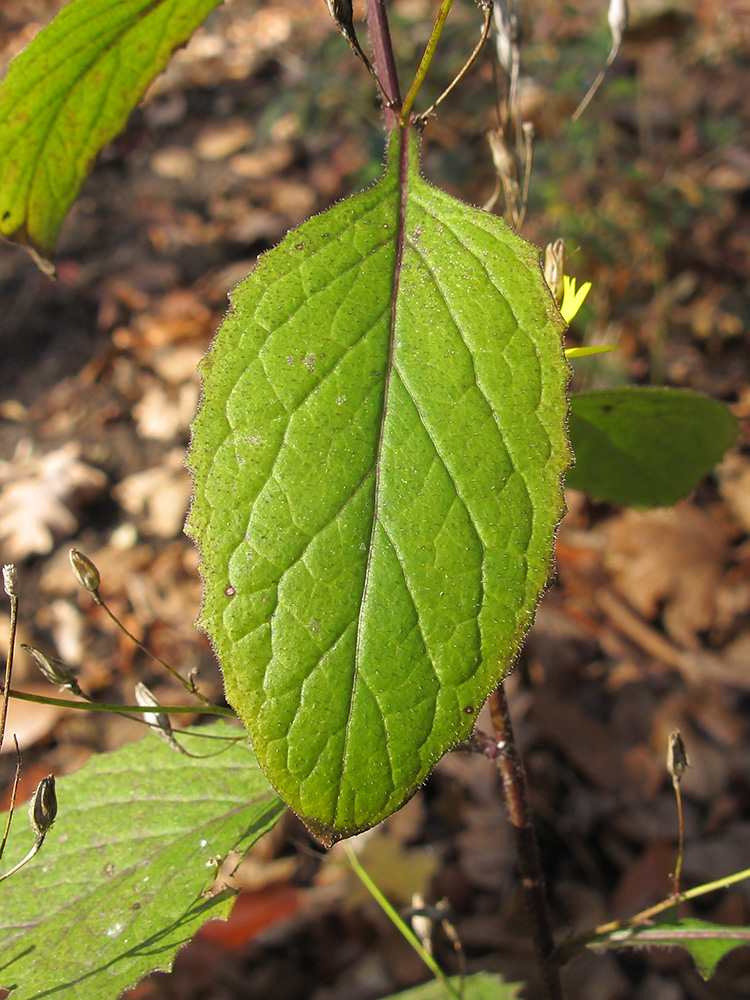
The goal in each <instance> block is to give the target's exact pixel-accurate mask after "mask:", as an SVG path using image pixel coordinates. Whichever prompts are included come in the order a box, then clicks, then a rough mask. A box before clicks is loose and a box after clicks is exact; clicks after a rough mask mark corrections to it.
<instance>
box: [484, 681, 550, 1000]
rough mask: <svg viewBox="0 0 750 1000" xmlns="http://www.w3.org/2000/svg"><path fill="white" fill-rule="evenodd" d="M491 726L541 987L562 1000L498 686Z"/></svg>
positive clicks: (521, 781)
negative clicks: (499, 751) (499, 749)
mask: <svg viewBox="0 0 750 1000" xmlns="http://www.w3.org/2000/svg"><path fill="white" fill-rule="evenodd" d="M489 706H490V714H491V716H492V726H493V729H494V731H495V737H496V739H497V743H498V747H499V748H501V749H502V753H500V755H499V756H498V758H497V764H498V767H499V768H500V775H501V777H502V779H503V791H504V794H505V803H506V805H507V807H508V814H509V816H510V821H511V824H512V826H513V833H514V835H515V840H516V853H517V855H518V871H519V874H520V876H521V885H522V886H523V892H524V897H525V900H526V909H527V911H528V915H529V920H530V921H531V930H532V938H533V941H534V950H535V952H536V957H537V963H538V966H539V973H540V977H541V985H542V991H543V994H542V995H543V996H544V998H545V1000H562V987H561V985H560V971H559V968H558V966H557V963H556V961H555V957H554V956H555V942H554V940H553V938H552V926H551V923H550V916H549V910H548V908H547V894H546V891H545V885H544V876H543V875H542V868H541V864H540V862H539V847H538V845H537V840H536V833H535V832H534V827H533V824H532V821H531V810H530V808H529V804H528V795H527V790H526V774H525V772H524V768H523V763H522V761H521V756H520V754H519V752H518V747H517V745H516V742H515V737H514V735H513V726H512V724H511V719H510V713H509V711H508V702H507V700H506V697H505V692H504V690H503V685H502V684H499V685H498V686H497V687H496V688H495V690H494V691H493V692H492V694H491V695H490V698H489Z"/></svg>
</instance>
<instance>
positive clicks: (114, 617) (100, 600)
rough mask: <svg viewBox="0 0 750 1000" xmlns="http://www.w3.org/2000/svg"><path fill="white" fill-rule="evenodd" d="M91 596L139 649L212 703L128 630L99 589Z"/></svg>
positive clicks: (193, 691) (190, 690)
mask: <svg viewBox="0 0 750 1000" xmlns="http://www.w3.org/2000/svg"><path fill="white" fill-rule="evenodd" d="M91 596H92V597H93V598H94V600H95V601H96V603H97V604H98V605H99V607H100V608H103V609H104V611H106V613H107V614H108V615H109V618H110V620H111V621H113V622H114V624H115V625H116V626H117V627H118V628H119V629H120V631H121V632H123V633H124V634H125V635H126V636H127V637H128V639H130V640H132V641H133V642H134V643H135V644H136V646H137V647H138V648H139V649H142V650H143V652H144V653H145V654H146V655H147V656H150V657H151V659H152V660H154V661H155V662H156V663H158V664H159V665H160V666H162V667H164V669H165V670H168V671H169V673H170V674H171V675H172V676H173V677H174V678H175V680H178V681H179V682H180V684H182V686H183V687H184V688H185V689H186V690H187V691H189V692H190V694H192V695H195V697H196V698H200V700H201V701H202V702H203V703H204V705H208V704H210V702H209V699H208V698H207V697H206V696H205V695H204V694H201V693H200V691H199V690H198V689H197V688H196V686H195V684H194V683H192V682H191V681H186V680H185V678H184V677H182V676H181V674H179V673H178V672H177V671H176V670H175V668H174V667H172V666H170V665H169V664H168V663H167V662H166V661H165V660H163V659H162V658H161V657H160V656H157V655H156V653H154V652H153V650H151V649H149V648H148V646H146V645H144V643H142V642H141V640H140V639H138V638H136V636H134V635H133V633H132V632H129V631H128V629H127V628H126V627H125V626H124V625H123V623H122V622H121V621H120V619H119V618H118V617H117V615H116V614H115V613H114V612H113V611H110V609H109V607H108V606H107V604H106V602H105V601H104V600H103V598H102V597H101V595H100V594H99V591H98V590H93V591H91Z"/></svg>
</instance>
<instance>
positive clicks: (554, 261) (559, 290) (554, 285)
mask: <svg viewBox="0 0 750 1000" xmlns="http://www.w3.org/2000/svg"><path fill="white" fill-rule="evenodd" d="M564 272H565V241H564V240H563V239H557V240H555V242H554V243H548V244H547V246H546V247H545V248H544V280H545V281H546V282H547V284H548V285H549V287H550V291H551V292H552V295H553V296H554V299H555V302H556V303H557V304H558V305H560V303H561V302H562V296H563V274H564Z"/></svg>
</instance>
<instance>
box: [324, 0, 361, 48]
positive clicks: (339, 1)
mask: <svg viewBox="0 0 750 1000" xmlns="http://www.w3.org/2000/svg"><path fill="white" fill-rule="evenodd" d="M326 3H327V4H328V10H329V13H330V15H331V17H332V18H333V22H334V24H335V25H336V27H337V28H338V29H339V31H340V32H341V34H342V35H344V36H345V37H346V38H349V39H351V38H356V34H355V32H354V10H353V7H352V0H326Z"/></svg>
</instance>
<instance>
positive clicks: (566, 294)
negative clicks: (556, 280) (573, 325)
mask: <svg viewBox="0 0 750 1000" xmlns="http://www.w3.org/2000/svg"><path fill="white" fill-rule="evenodd" d="M590 291H591V282H590V281H584V283H583V284H582V285H581V287H580V288H578V289H576V279H575V278H571V277H570V275H568V274H564V275H563V298H562V305H561V306H560V314H561V316H562V318H563V319H564V320H565V322H566V323H567V324H568V325H570V322H571V320H572V319H573V317H574V316H575V315H576V313H577V312H578V310H579V309H580V308H581V306H582V305H583V303H584V300H585V298H586V296H587V295H588V294H589V292H590Z"/></svg>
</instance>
